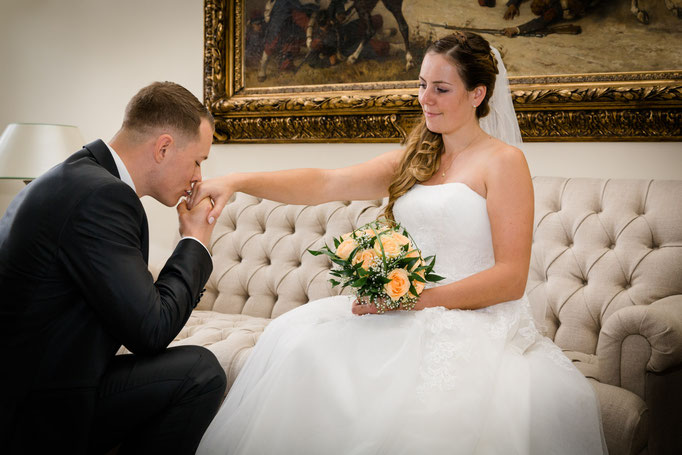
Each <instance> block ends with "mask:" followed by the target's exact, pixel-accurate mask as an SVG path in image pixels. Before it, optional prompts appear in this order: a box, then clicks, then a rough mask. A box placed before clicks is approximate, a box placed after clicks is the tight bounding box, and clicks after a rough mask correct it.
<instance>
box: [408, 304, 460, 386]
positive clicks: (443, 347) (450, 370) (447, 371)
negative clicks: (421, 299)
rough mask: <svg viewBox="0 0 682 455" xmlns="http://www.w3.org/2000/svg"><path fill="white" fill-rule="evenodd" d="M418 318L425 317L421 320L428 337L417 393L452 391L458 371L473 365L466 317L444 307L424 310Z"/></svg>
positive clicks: (455, 384)
mask: <svg viewBox="0 0 682 455" xmlns="http://www.w3.org/2000/svg"><path fill="white" fill-rule="evenodd" d="M418 316H423V317H422V318H420V319H421V320H422V323H423V324H424V329H425V333H426V334H427V335H426V340H425V346H424V352H425V353H424V357H423V358H422V363H421V367H420V371H419V376H420V379H421V383H420V384H419V385H418V387H417V394H418V395H421V394H423V393H424V392H426V391H428V390H432V389H435V390H441V391H444V390H452V389H453V388H455V387H456V386H457V380H458V372H459V371H460V370H461V368H462V365H466V364H468V363H469V362H470V360H471V354H472V351H473V349H472V348H473V338H472V337H470V336H467V335H466V334H465V332H466V331H467V328H466V326H465V324H464V318H461V317H458V316H459V315H458V314H457V311H448V310H446V309H445V308H442V307H441V308H432V309H427V310H423V311H422V312H421V314H419V315H418Z"/></svg>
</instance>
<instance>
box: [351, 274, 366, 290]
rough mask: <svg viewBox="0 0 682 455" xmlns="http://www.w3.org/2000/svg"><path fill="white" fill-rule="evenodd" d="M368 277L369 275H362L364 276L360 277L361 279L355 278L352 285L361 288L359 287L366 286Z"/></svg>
mask: <svg viewBox="0 0 682 455" xmlns="http://www.w3.org/2000/svg"><path fill="white" fill-rule="evenodd" d="M367 278H368V277H367V276H364V277H362V278H359V279H357V280H355V281H354V282H353V285H352V286H353V287H354V288H359V287H362V286H364V285H365V283H366V282H367Z"/></svg>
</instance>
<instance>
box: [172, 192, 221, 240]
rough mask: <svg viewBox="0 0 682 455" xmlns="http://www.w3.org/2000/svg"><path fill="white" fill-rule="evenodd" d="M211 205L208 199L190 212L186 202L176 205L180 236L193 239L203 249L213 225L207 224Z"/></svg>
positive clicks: (201, 201)
mask: <svg viewBox="0 0 682 455" xmlns="http://www.w3.org/2000/svg"><path fill="white" fill-rule="evenodd" d="M212 209H213V204H212V203H211V200H210V199H209V198H205V199H202V200H200V201H199V202H198V203H196V204H194V207H192V209H191V210H190V209H189V208H188V207H187V201H185V200H183V201H181V202H180V203H179V204H178V207H177V210H178V218H179V219H180V235H181V236H183V237H195V238H196V239H197V240H199V241H200V242H201V243H202V244H203V245H204V246H205V247H208V244H209V241H210V240H211V234H212V233H213V228H214V227H215V223H211V224H209V223H208V217H209V212H210V211H211V210H212Z"/></svg>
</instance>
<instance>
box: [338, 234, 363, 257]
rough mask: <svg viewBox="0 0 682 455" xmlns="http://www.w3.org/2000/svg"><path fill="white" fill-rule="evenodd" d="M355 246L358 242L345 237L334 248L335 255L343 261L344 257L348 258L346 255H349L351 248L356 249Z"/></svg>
mask: <svg viewBox="0 0 682 455" xmlns="http://www.w3.org/2000/svg"><path fill="white" fill-rule="evenodd" d="M357 247H358V243H357V242H356V241H355V240H353V239H352V238H350V237H347V238H346V239H345V240H344V241H343V242H341V243H340V244H339V246H338V247H337V248H336V255H337V256H338V257H340V258H341V259H343V260H344V261H345V260H346V259H348V256H350V254H351V253H352V252H353V250H354V249H356V248H357Z"/></svg>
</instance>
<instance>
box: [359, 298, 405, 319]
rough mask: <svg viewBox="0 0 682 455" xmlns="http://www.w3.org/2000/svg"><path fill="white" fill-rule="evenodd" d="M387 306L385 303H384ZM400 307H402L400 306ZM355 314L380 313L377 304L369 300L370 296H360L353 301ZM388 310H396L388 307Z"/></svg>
mask: <svg viewBox="0 0 682 455" xmlns="http://www.w3.org/2000/svg"><path fill="white" fill-rule="evenodd" d="M384 306H385V305H384ZM398 309H400V308H398ZM351 310H352V312H353V314H357V315H363V314H378V313H379V310H377V306H376V305H375V304H373V303H372V302H370V301H369V297H360V298H357V299H355V301H353V306H352V307H351ZM386 311H396V310H390V309H387V310H386Z"/></svg>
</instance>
